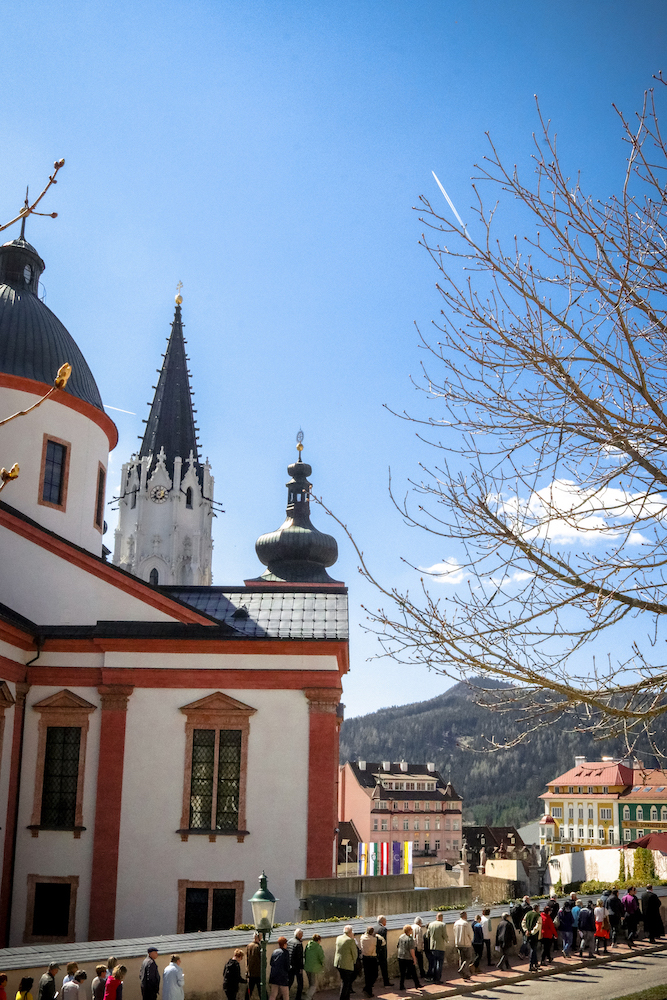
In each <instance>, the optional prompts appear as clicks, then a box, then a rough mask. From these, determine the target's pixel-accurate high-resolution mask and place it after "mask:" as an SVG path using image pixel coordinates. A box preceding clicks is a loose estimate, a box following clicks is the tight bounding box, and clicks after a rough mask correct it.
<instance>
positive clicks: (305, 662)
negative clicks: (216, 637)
mask: <svg viewBox="0 0 667 1000" xmlns="http://www.w3.org/2000/svg"><path fill="white" fill-rule="evenodd" d="M248 647H249V648H250V647H252V640H250V641H249V642H248ZM105 666H106V667H109V668H111V667H119V668H120V667H122V668H123V669H124V670H128V669H130V668H132V667H138V666H140V667H141V668H142V670H147V669H155V670H165V669H173V670H196V669H203V670H212V669H215V668H218V669H219V668H220V667H224V669H225V670H333V671H335V672H336V673H338V661H337V659H336V657H335V656H301V655H298V654H295V653H289V654H285V655H284V656H282V655H278V654H276V653H272V654H271V655H268V656H267V654H266V653H142V654H141V663H138V662H137V654H136V653H118V652H113V651H111V652H108V653H107V654H106V658H105ZM202 697H203V695H202ZM191 700H192V699H191Z"/></svg>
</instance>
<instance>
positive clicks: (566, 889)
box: [563, 879, 582, 896]
mask: <svg viewBox="0 0 667 1000" xmlns="http://www.w3.org/2000/svg"><path fill="white" fill-rule="evenodd" d="M581 885H582V882H581V879H579V881H578V882H568V883H567V885H564V886H563V895H564V896H569V895H570V893H571V892H579V890H580V889H581Z"/></svg>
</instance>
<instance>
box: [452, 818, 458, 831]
mask: <svg viewBox="0 0 667 1000" xmlns="http://www.w3.org/2000/svg"><path fill="white" fill-rule="evenodd" d="M458 829H459V821H458V820H457V819H453V820H452V830H458Z"/></svg>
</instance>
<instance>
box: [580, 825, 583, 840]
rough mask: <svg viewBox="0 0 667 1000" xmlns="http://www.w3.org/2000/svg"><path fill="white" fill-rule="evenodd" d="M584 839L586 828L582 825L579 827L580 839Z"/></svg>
mask: <svg viewBox="0 0 667 1000" xmlns="http://www.w3.org/2000/svg"><path fill="white" fill-rule="evenodd" d="M583 839H584V828H583V826H580V827H579V840H583Z"/></svg>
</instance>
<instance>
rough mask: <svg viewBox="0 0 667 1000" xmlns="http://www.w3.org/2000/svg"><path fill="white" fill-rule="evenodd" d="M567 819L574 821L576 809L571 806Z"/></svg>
mask: <svg viewBox="0 0 667 1000" xmlns="http://www.w3.org/2000/svg"><path fill="white" fill-rule="evenodd" d="M567 818H568V819H574V809H573V808H572V806H570V808H569V809H568V811H567Z"/></svg>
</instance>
